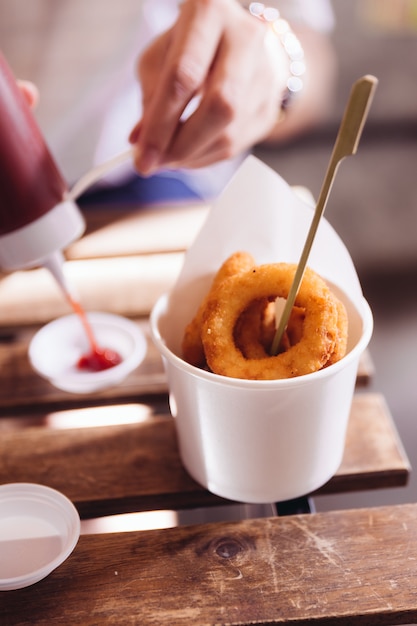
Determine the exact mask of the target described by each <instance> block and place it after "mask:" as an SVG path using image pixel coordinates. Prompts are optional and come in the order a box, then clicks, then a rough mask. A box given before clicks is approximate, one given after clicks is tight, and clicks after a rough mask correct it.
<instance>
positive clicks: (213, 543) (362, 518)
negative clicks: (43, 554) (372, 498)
mask: <svg viewBox="0 0 417 626" xmlns="http://www.w3.org/2000/svg"><path fill="white" fill-rule="evenodd" d="M416 554H417V505H415V504H408V505H401V506H388V507H381V508H374V509H373V508H369V509H362V510H350V511H336V512H330V513H320V514H315V515H294V516H289V517H282V518H279V517H275V518H263V519H255V520H245V521H240V522H224V523H216V524H205V525H196V526H187V527H177V528H171V529H166V530H163V531H161V530H155V531H145V532H142V533H141V532H128V533H113V534H104V535H84V536H81V538H80V540H79V543H78V545H77V546H76V548H75V551H74V552H73V554H72V555H71V556H70V557H69V558H68V559H67V561H66V562H64V563H63V564H62V565H61V566H60V567H59V568H58V569H57V570H55V571H54V572H53V573H52V574H50V576H49V577H48V578H46V579H44V580H43V581H41V582H39V583H37V584H36V585H34V586H32V587H28V588H26V589H22V590H18V591H9V592H7V593H3V594H0V612H1V615H2V624H3V626H11V625H12V624H21V625H24V624H33V623H36V624H38V625H39V626H40V625H45V626H46V625H48V626H49V625H50V624H83V626H93V625H96V624H141V626H148V625H149V626H151V625H156V624H157V625H158V626H165V625H167V626H172V624H175V625H177V626H181V625H189V624H192V625H193V626H200V625H201V626H202V625H207V624H223V625H229V626H232V625H236V626H237V625H239V626H242V625H245V624H247V625H249V624H288V623H291V624H297V625H298V626H301V625H307V624H316V625H323V626H329V625H331V626H348V625H349V626H351V625H355V626H376V625H378V626H381V625H387V626H388V625H392V624H407V623H408V624H409V623H410V622H414V621H415V620H417V594H416V589H415V581H416V579H417V559H416V556H415V555H416Z"/></svg>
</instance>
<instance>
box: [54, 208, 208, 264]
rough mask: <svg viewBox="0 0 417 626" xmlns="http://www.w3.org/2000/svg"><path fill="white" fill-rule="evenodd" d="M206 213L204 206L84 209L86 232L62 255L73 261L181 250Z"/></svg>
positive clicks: (191, 238) (196, 230)
mask: <svg viewBox="0 0 417 626" xmlns="http://www.w3.org/2000/svg"><path fill="white" fill-rule="evenodd" d="M208 211H209V207H208V206H207V205H205V204H189V205H188V204H180V205H173V206H169V207H168V206H159V207H154V208H152V209H139V210H138V209H134V210H132V209H131V210H126V209H122V210H115V209H112V208H110V209H107V210H106V209H92V210H87V211H85V212H84V215H85V219H86V225H87V227H86V232H85V234H84V236H83V237H82V238H81V239H79V240H78V241H76V242H74V243H73V244H71V245H70V246H69V247H68V248H67V250H66V252H65V255H66V257H67V259H70V260H75V259H93V258H105V257H119V256H126V255H134V256H136V255H142V254H155V253H160V252H178V251H184V250H187V248H188V247H189V246H190V245H191V243H192V242H193V241H194V239H195V237H196V235H197V233H198V231H199V230H200V228H201V226H202V225H203V223H204V220H205V219H206V217H207V213H208Z"/></svg>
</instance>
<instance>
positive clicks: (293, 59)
mask: <svg viewBox="0 0 417 626" xmlns="http://www.w3.org/2000/svg"><path fill="white" fill-rule="evenodd" d="M248 9H249V12H250V13H251V14H252V15H253V16H254V17H256V18H258V19H260V20H263V21H264V22H267V23H268V24H269V25H270V27H271V30H272V32H273V33H274V35H275V37H276V38H277V39H278V41H279V43H280V45H281V47H282V49H283V50H284V52H285V55H286V58H287V61H288V63H287V66H288V77H287V80H286V82H285V89H284V92H283V95H282V98H281V102H280V108H281V110H285V109H287V108H288V106H289V105H290V103H291V101H292V100H293V99H294V98H295V97H297V96H298V95H299V94H300V93H301V92H302V89H303V77H304V74H305V71H306V66H305V61H304V50H303V47H302V45H301V43H300V40H299V39H298V37H297V35H296V34H295V33H294V32H293V30H292V28H291V26H290V24H289V23H288V22H287V20H285V19H283V18H282V17H281V16H280V13H279V11H278V9H276V8H274V7H267V6H265V5H264V4H263V3H262V2H251V3H250V5H249V7H248Z"/></svg>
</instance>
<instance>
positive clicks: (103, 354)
mask: <svg viewBox="0 0 417 626" xmlns="http://www.w3.org/2000/svg"><path fill="white" fill-rule="evenodd" d="M69 300H70V304H71V306H72V308H73V310H74V313H76V314H77V315H78V317H79V318H80V321H81V323H82V325H83V327H84V330H85V332H86V335H87V337H88V341H89V343H90V352H88V353H87V354H83V355H82V356H81V357H80V359H79V360H78V363H77V368H78V369H80V370H86V371H88V372H101V371H103V370H107V369H109V368H110V367H114V366H115V365H118V364H119V363H121V362H122V357H121V356H120V354H118V353H117V352H116V351H115V350H112V349H110V348H102V347H100V346H98V344H97V342H96V339H95V337H94V333H93V329H92V328H91V325H90V323H89V321H88V319H87V316H86V314H85V311H84V309H83V308H82V306H81V305H80V303H79V302H76V301H75V300H73V299H72V298H70V299H69Z"/></svg>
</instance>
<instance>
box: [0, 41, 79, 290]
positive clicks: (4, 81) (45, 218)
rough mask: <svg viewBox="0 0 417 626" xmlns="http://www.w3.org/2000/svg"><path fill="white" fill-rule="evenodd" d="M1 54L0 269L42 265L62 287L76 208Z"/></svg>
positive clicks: (76, 218)
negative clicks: (65, 259) (64, 256)
mask: <svg viewBox="0 0 417 626" xmlns="http://www.w3.org/2000/svg"><path fill="white" fill-rule="evenodd" d="M66 193H67V185H66V183H65V181H64V179H63V177H62V175H61V173H60V171H59V169H58V167H57V165H56V164H55V161H54V159H53V158H52V156H51V154H50V152H49V150H48V147H47V145H46V143H45V141H44V138H43V136H42V133H41V131H40V129H39V127H38V124H37V122H36V120H35V118H34V116H33V114H32V111H31V109H30V107H29V105H28V104H27V103H26V100H25V98H24V96H23V95H22V93H21V91H20V89H19V88H18V86H17V84H16V78H15V77H14V75H13V73H12V71H11V69H10V68H9V66H8V64H7V62H6V59H5V58H4V56H3V55H2V53H1V52H0V269H3V270H16V269H24V268H28V267H35V266H39V265H44V266H46V267H48V268H49V269H51V270H52V272H53V274H54V275H55V278H58V280H59V282H60V283H61V286H63V287H65V285H64V284H62V282H65V281H63V276H62V271H61V270H62V267H61V266H62V250H63V249H64V248H65V247H66V246H67V245H68V244H70V243H71V242H72V241H74V240H75V239H77V238H78V237H79V236H81V235H82V233H83V231H84V228H85V224H84V219H83V217H82V215H81V212H80V211H79V209H78V207H77V205H76V204H75V203H74V202H72V201H68V200H66V199H65V196H66Z"/></svg>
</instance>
